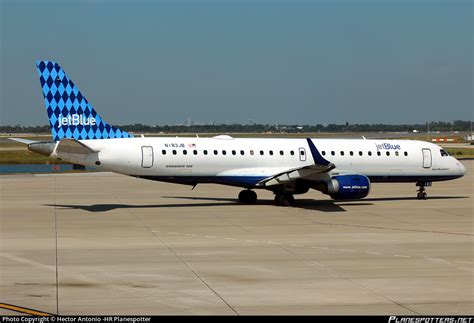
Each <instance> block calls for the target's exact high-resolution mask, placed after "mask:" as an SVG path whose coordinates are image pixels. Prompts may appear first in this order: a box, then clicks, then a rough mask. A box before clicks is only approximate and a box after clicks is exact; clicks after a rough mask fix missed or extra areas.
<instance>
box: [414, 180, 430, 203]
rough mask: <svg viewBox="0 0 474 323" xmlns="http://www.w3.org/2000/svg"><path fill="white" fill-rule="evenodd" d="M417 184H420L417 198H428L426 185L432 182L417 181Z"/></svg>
mask: <svg viewBox="0 0 474 323" xmlns="http://www.w3.org/2000/svg"><path fill="white" fill-rule="evenodd" d="M416 186H418V187H419V188H418V191H417V192H418V194H416V198H417V199H419V200H426V199H427V198H428V195H427V194H426V191H425V187H429V186H431V182H417V183H416Z"/></svg>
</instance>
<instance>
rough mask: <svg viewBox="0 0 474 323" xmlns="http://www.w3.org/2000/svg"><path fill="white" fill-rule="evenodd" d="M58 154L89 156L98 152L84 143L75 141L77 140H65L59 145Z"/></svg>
mask: <svg viewBox="0 0 474 323" xmlns="http://www.w3.org/2000/svg"><path fill="white" fill-rule="evenodd" d="M56 152H57V153H58V154H60V153H68V154H80V155H87V154H92V153H96V152H98V151H97V150H94V149H92V148H90V147H89V146H86V145H85V144H83V143H82V142H80V141H78V140H75V139H63V140H61V141H60V142H59V143H58V146H57V147H56Z"/></svg>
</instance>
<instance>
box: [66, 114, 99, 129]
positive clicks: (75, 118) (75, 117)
mask: <svg viewBox="0 0 474 323" xmlns="http://www.w3.org/2000/svg"><path fill="white" fill-rule="evenodd" d="M96 124H97V122H96V120H95V118H94V117H89V118H87V117H86V116H85V115H83V114H70V115H68V116H66V117H59V119H58V128H61V127H62V126H78V125H82V126H95V125H96Z"/></svg>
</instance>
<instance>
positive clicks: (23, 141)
mask: <svg viewBox="0 0 474 323" xmlns="http://www.w3.org/2000/svg"><path fill="white" fill-rule="evenodd" d="M8 139H10V140H13V141H16V142H21V143H22V144H25V145H29V144H34V143H35V142H37V141H34V140H28V139H23V138H8Z"/></svg>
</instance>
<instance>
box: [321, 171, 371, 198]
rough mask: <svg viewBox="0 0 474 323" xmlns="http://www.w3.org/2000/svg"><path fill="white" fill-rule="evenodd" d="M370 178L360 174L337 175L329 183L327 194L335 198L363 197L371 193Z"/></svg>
mask: <svg viewBox="0 0 474 323" xmlns="http://www.w3.org/2000/svg"><path fill="white" fill-rule="evenodd" d="M369 192H370V180H369V178H368V177H367V176H364V175H359V174H351V175H336V176H333V177H331V179H330V180H329V181H328V183H327V192H326V194H328V195H330V196H331V197H332V198H333V199H335V200H350V199H361V198H364V197H366V196H367V195H369Z"/></svg>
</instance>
